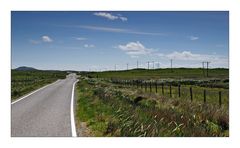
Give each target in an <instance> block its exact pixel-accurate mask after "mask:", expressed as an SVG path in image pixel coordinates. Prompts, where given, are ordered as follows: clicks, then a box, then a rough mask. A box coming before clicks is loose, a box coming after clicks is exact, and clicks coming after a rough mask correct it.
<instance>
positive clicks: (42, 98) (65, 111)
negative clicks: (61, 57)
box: [11, 74, 77, 137]
mask: <svg viewBox="0 0 240 148" xmlns="http://www.w3.org/2000/svg"><path fill="white" fill-rule="evenodd" d="M76 80H77V79H76V75H75V74H70V75H68V76H67V78H66V79H63V80H58V81H57V82H55V83H53V84H51V85H49V86H47V87H45V88H43V89H41V90H39V91H37V92H35V93H33V94H32V95H30V96H28V97H26V98H24V99H22V100H20V101H18V102H16V103H13V104H12V105H11V136H12V137H32V136H37V137H52V136H61V137H69V136H72V131H71V130H72V127H71V97H72V89H73V84H74V82H75V81H76Z"/></svg>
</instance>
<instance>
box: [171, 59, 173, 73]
mask: <svg viewBox="0 0 240 148" xmlns="http://www.w3.org/2000/svg"><path fill="white" fill-rule="evenodd" d="M171 72H173V70H172V59H171Z"/></svg>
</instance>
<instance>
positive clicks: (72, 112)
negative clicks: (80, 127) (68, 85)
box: [70, 80, 79, 137]
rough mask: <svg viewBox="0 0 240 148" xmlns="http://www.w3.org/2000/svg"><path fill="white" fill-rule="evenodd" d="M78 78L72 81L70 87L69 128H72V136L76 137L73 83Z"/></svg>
mask: <svg viewBox="0 0 240 148" xmlns="http://www.w3.org/2000/svg"><path fill="white" fill-rule="evenodd" d="M78 81H79V80H77V81H75V82H74V83H73V87H72V98H71V107H70V108H71V111H70V113H71V129H72V137H77V132H76V125H75V117H74V92H75V85H76V83H77V82H78Z"/></svg>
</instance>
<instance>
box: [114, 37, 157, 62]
mask: <svg viewBox="0 0 240 148" xmlns="http://www.w3.org/2000/svg"><path fill="white" fill-rule="evenodd" d="M117 48H119V49H121V50H122V51H124V52H125V53H126V54H128V55H130V56H131V57H133V58H136V57H138V56H139V55H147V54H151V53H152V52H153V49H150V48H146V47H145V46H144V45H143V44H141V43H140V42H139V41H137V42H129V43H127V44H126V45H118V46H117Z"/></svg>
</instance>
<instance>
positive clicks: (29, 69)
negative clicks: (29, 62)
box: [14, 66, 38, 71]
mask: <svg viewBox="0 0 240 148" xmlns="http://www.w3.org/2000/svg"><path fill="white" fill-rule="evenodd" d="M14 70H18V71H35V70H38V69H35V68H33V67H26V66H21V67H18V68H15V69H14Z"/></svg>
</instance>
